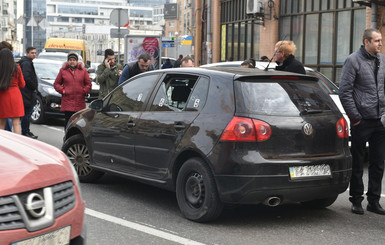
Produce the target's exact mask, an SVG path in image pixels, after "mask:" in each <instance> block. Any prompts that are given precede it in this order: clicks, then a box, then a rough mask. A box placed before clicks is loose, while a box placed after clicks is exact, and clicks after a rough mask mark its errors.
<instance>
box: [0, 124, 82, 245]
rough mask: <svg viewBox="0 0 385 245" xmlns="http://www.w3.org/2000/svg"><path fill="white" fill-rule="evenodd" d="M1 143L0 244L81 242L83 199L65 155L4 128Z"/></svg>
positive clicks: (73, 170) (72, 169)
mask: <svg viewBox="0 0 385 245" xmlns="http://www.w3.org/2000/svg"><path fill="white" fill-rule="evenodd" d="M0 142H1V147H0V168H1V171H0V244H4V245H5V244H7V245H8V244H11V245H16V244H18V245H24V244H55V245H60V244H78V245H80V244H85V229H83V222H84V210H85V202H84V200H83V198H82V196H81V192H80V185H79V181H78V177H77V174H76V170H75V169H74V168H73V166H72V164H71V163H70V161H69V160H68V158H67V157H66V156H65V155H64V154H63V152H61V151H60V150H59V149H57V148H56V147H53V146H50V145H48V144H45V143H43V142H40V141H37V140H33V139H30V138H27V137H24V136H21V135H17V134H14V133H10V132H7V131H4V130H0Z"/></svg>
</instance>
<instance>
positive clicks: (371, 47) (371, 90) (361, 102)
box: [339, 29, 385, 215]
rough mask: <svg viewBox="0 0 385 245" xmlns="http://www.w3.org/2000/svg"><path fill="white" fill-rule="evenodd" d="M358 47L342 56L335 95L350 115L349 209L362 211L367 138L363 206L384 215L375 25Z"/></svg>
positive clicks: (383, 133) (380, 70)
mask: <svg viewBox="0 0 385 245" xmlns="http://www.w3.org/2000/svg"><path fill="white" fill-rule="evenodd" d="M362 40H363V44H364V45H362V46H361V48H360V49H359V50H357V51H356V52H354V53H353V54H351V55H349V57H348V58H347V59H346V61H345V63H344V66H343V69H342V75H341V82H340V88H339V97H340V99H341V103H342V105H343V107H344V109H345V111H346V114H347V115H348V117H349V119H350V126H351V136H352V145H351V152H352V156H353V165H352V177H351V179H350V190H349V194H350V198H349V200H350V202H351V203H352V208H351V210H352V212H353V213H355V214H363V213H364V209H363V208H362V205H361V202H362V201H363V199H364V197H363V195H364V183H363V181H362V176H363V172H364V156H365V147H366V142H369V153H370V154H369V167H368V172H369V185H368V191H367V192H366V196H367V200H368V206H367V208H366V209H367V210H368V211H370V212H374V213H377V214H382V215H385V210H384V209H383V208H382V207H381V205H380V203H379V201H380V197H381V186H382V183H381V182H382V177H383V174H384V157H385V152H384V149H385V127H384V125H383V124H385V122H382V121H383V120H381V118H382V119H385V95H384V79H385V56H384V55H382V54H381V53H380V51H381V46H382V35H381V32H380V31H379V30H377V29H366V30H365V31H364V35H363V38H362Z"/></svg>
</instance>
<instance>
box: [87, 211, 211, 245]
mask: <svg viewBox="0 0 385 245" xmlns="http://www.w3.org/2000/svg"><path fill="white" fill-rule="evenodd" d="M85 213H86V214H87V215H90V216H93V217H95V218H98V219H102V220H105V221H109V222H112V223H115V224H118V225H121V226H125V227H128V228H131V229H134V230H137V231H140V232H144V233H147V234H150V235H152V236H157V237H160V238H163V239H166V240H169V241H173V242H176V243H179V244H186V245H205V244H204V243H200V242H197V241H194V240H191V239H187V238H184V237H180V236H177V235H174V234H171V233H168V232H164V231H161V230H157V229H155V228H151V227H148V226H145V225H141V224H137V223H135V222H132V221H128V220H124V219H121V218H117V217H114V216H111V215H108V214H104V213H101V212H98V211H95V210H92V209H89V208H86V211H85Z"/></svg>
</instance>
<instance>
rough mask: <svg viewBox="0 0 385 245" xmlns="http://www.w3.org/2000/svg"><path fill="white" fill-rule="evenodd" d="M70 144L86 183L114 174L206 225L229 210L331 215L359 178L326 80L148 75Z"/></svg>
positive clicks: (89, 113) (92, 115) (226, 71)
mask: <svg viewBox="0 0 385 245" xmlns="http://www.w3.org/2000/svg"><path fill="white" fill-rule="evenodd" d="M64 140H65V142H64V144H63V147H62V150H63V151H64V152H65V153H66V154H67V155H68V156H69V158H70V159H71V160H72V162H73V164H74V166H75V168H76V169H77V172H78V175H79V177H80V180H81V181H84V182H91V181H95V180H97V179H98V178H99V177H101V176H102V175H103V173H104V172H110V173H114V174H119V175H122V176H125V177H128V178H131V179H135V180H138V181H140V182H144V183H148V184H152V185H154V186H157V187H162V188H166V189H168V190H172V191H175V192H176V197H177V201H178V205H179V207H180V210H181V212H182V213H183V215H184V216H185V217H186V218H187V219H190V220H194V221H198V222H204V221H209V220H213V219H215V218H217V217H218V216H219V215H220V214H221V211H222V209H223V207H224V204H258V203H264V204H266V205H269V206H277V205H279V204H283V203H292V202H301V203H303V204H305V205H308V206H313V207H327V206H329V205H331V204H332V203H333V202H334V201H335V200H336V198H337V196H338V195H339V194H340V193H342V192H344V191H345V190H346V188H347V186H348V183H349V179H350V175H351V155H350V151H349V148H348V131H347V123H346V121H345V119H344V118H343V116H342V114H341V113H340V111H339V110H338V108H337V106H336V105H335V104H334V103H333V101H332V99H331V98H330V97H329V96H328V94H327V93H326V92H325V91H324V90H323V89H322V88H321V86H320V84H319V81H318V79H317V78H315V77H310V76H305V75H299V74H294V73H284V72H278V71H256V70H254V69H243V68H179V69H168V70H158V71H152V72H146V73H143V74H140V75H138V76H135V77H134V78H131V79H130V80H128V81H126V82H125V83H123V84H122V85H120V86H119V87H117V88H116V89H115V90H114V91H112V92H111V93H110V94H109V95H107V96H106V97H105V98H104V99H103V100H95V101H93V102H92V103H91V105H90V107H89V108H87V109H85V110H83V111H81V112H79V113H77V114H75V115H74V116H73V117H72V118H71V120H70V123H69V124H68V127H67V130H66V134H65V138H64Z"/></svg>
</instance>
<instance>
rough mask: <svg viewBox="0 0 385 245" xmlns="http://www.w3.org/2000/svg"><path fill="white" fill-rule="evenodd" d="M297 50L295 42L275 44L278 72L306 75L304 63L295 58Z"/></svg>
mask: <svg viewBox="0 0 385 245" xmlns="http://www.w3.org/2000/svg"><path fill="white" fill-rule="evenodd" d="M295 49H296V46H295V44H294V42H293V41H279V42H277V43H276V44H275V60H276V62H277V64H278V66H276V67H275V69H276V70H279V71H288V72H295V73H301V74H306V72H305V68H304V67H303V65H302V63H301V62H299V61H298V60H296V59H295V57H294V51H295Z"/></svg>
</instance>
